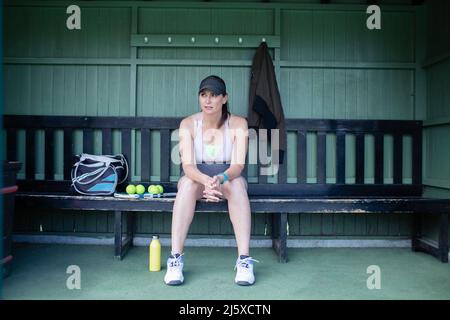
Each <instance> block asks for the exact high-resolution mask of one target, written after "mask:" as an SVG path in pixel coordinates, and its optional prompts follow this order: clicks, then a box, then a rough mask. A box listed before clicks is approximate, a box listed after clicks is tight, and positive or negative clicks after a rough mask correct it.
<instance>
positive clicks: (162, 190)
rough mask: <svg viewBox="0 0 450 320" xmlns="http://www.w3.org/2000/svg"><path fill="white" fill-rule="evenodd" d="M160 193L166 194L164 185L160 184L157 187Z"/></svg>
mask: <svg viewBox="0 0 450 320" xmlns="http://www.w3.org/2000/svg"><path fill="white" fill-rule="evenodd" d="M157 187H158V190H159V192H158V193H164V188H163V186H162V185H160V184H158V185H157Z"/></svg>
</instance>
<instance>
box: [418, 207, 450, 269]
mask: <svg viewBox="0 0 450 320" xmlns="http://www.w3.org/2000/svg"><path fill="white" fill-rule="evenodd" d="M413 219H414V220H413V221H414V222H413V235H412V244H411V247H412V250H413V251H421V252H425V253H428V254H431V255H432V256H434V257H436V258H438V259H439V260H440V261H441V262H448V249H449V245H448V220H449V219H448V214H447V213H441V214H440V217H439V220H440V221H439V239H438V247H437V248H436V246H434V245H432V244H430V243H428V242H426V241H425V240H423V239H422V230H421V220H422V218H421V217H420V216H419V215H415V216H414V218H413Z"/></svg>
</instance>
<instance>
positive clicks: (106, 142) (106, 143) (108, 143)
mask: <svg viewBox="0 0 450 320" xmlns="http://www.w3.org/2000/svg"><path fill="white" fill-rule="evenodd" d="M102 153H103V154H112V153H113V151H112V130H111V129H109V128H105V129H102Z"/></svg>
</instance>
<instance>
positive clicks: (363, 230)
mask: <svg viewBox="0 0 450 320" xmlns="http://www.w3.org/2000/svg"><path fill="white" fill-rule="evenodd" d="M367 217H368V215H367V214H364V213H363V214H355V215H354V219H355V235H357V236H366V235H367Z"/></svg>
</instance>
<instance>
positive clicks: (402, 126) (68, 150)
mask: <svg viewBox="0 0 450 320" xmlns="http://www.w3.org/2000/svg"><path fill="white" fill-rule="evenodd" d="M3 121H4V122H3V123H4V128H5V130H6V143H7V150H6V151H7V159H8V160H17V132H18V131H19V130H25V132H26V133H25V137H26V138H25V143H26V146H25V150H26V154H25V180H22V181H20V180H19V186H22V190H48V191H52V190H55V191H58V190H59V191H61V186H62V185H64V186H67V183H68V180H70V170H71V167H72V164H73V163H72V162H73V143H74V141H73V132H74V131H75V130H82V131H83V152H85V153H93V150H94V139H93V136H94V130H101V132H102V149H101V151H102V154H112V151H113V150H112V131H113V130H119V131H120V132H121V148H122V149H121V153H123V154H124V155H125V156H126V157H127V159H132V130H133V129H135V130H140V132H141V145H142V146H147V147H145V148H141V160H142V161H141V171H140V174H141V180H142V182H148V181H150V171H151V169H150V168H151V167H150V161H149V159H150V150H149V148H148V146H149V145H150V140H151V139H150V133H151V131H154V130H156V131H159V132H160V180H161V181H163V182H167V181H169V177H170V161H171V159H170V156H171V132H172V131H173V130H175V129H177V128H178V127H179V123H180V121H181V118H156V117H84V116H24V115H5V116H4V119H3ZM286 129H287V131H288V133H293V134H295V135H296V136H297V153H296V160H297V161H296V165H297V177H296V178H297V179H296V183H288V181H287V180H288V179H287V161H286V159H285V161H283V164H282V165H281V166H280V169H279V172H278V175H277V181H278V185H277V186H274V185H273V183H269V182H268V179H267V176H265V175H261V174H258V180H257V181H258V182H257V183H250V184H249V194H251V195H263V196H270V195H290V196H294V195H295V196H382V195H386V196H420V195H421V193H422V123H421V121H412V120H321V119H287V120H286ZM38 130H43V131H44V132H45V148H44V150H36V147H35V143H34V142H35V135H36V132H37V131H38ZM56 130H63V131H64V143H63V144H64V156H63V162H64V163H63V168H64V169H63V171H64V180H65V181H55V180H54V172H55V163H54V156H53V155H54V146H55V143H54V139H55V135H54V132H55V131H56ZM310 132H313V133H315V134H316V135H317V139H316V141H317V143H316V150H317V151H316V153H317V154H316V178H317V179H316V181H315V183H308V181H307V176H306V172H307V156H308V155H307V134H308V133H310ZM327 134H335V135H336V181H335V183H327V181H326V177H327V173H326V162H327V161H326V159H327V155H326V150H327V143H326V136H327ZM348 134H352V135H355V141H356V142H355V159H354V160H355V183H346V172H345V170H346V147H345V144H346V138H345V137H346V135H348ZM387 134H388V135H392V136H393V183H385V181H384V160H383V159H384V137H385V135H387ZM365 135H373V136H374V146H375V150H374V156H375V159H374V166H375V167H374V183H365V181H364V176H365V172H364V168H365V161H366V160H367V159H365ZM404 136H410V137H411V139H412V155H411V159H412V163H411V168H412V183H407V184H405V183H403V137H404ZM38 152H43V153H44V154H45V156H44V158H45V160H44V166H45V180H43V181H36V180H35V179H34V177H35V172H36V168H35V158H36V155H37V153H38ZM288 152H289V151H288ZM285 158H286V156H285ZM129 165H130V169H131V166H132V161H130V164H129ZM257 166H258V169H259V165H257ZM246 169H247V168H246ZM257 172H260V170H258V171H257ZM172 185H174V183H172ZM37 187H39V188H37Z"/></svg>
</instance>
